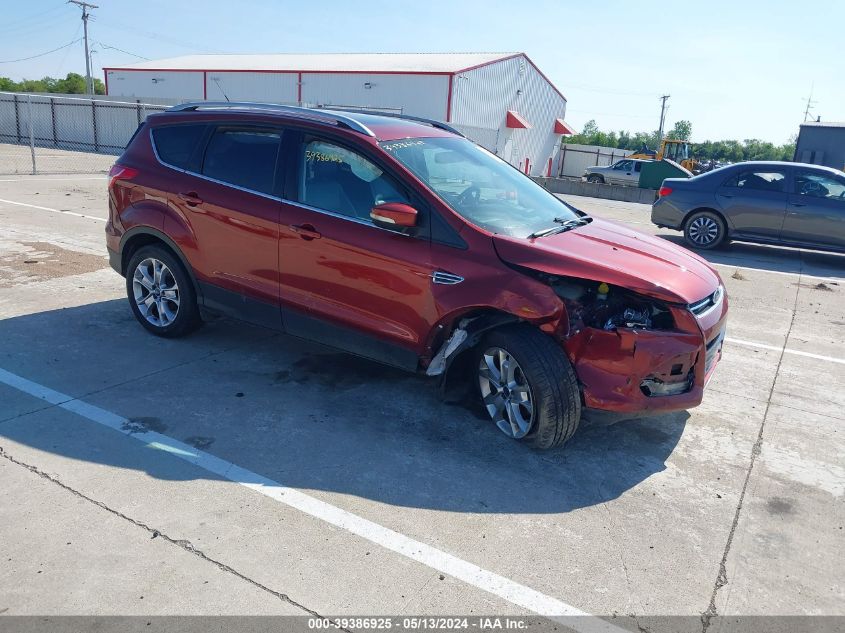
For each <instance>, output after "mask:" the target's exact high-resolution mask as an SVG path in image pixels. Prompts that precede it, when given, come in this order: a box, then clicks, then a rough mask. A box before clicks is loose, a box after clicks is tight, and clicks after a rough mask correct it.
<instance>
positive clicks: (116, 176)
mask: <svg viewBox="0 0 845 633" xmlns="http://www.w3.org/2000/svg"><path fill="white" fill-rule="evenodd" d="M137 175H138V170H137V169H133V168H132V167H124V166H123V165H121V164H119V163H115V164H114V165H112V166H111V169H109V189H111V188H113V187H114V183H115V182H117V181H118V180H132V179H133V178H134V177H135V176H137Z"/></svg>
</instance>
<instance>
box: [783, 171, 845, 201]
mask: <svg viewBox="0 0 845 633" xmlns="http://www.w3.org/2000/svg"><path fill="white" fill-rule="evenodd" d="M795 193H797V194H798V195H801V196H808V197H811V198H834V199H836V200H842V201H843V202H845V180H842V179H839V178H834V177H833V176H827V175H825V174H820V173H818V172H814V171H798V172H795Z"/></svg>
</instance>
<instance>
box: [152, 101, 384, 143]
mask: <svg viewBox="0 0 845 633" xmlns="http://www.w3.org/2000/svg"><path fill="white" fill-rule="evenodd" d="M202 108H209V109H219V108H234V109H241V110H270V111H273V112H284V113H285V114H290V115H291V116H295V117H299V118H302V119H311V120H313V121H323V122H329V123H334V124H335V125H337V126H339V127H345V128H347V129H350V130H352V131H353V132H358V133H359V134H363V135H365V136H372V137H375V134H374V133H373V131H372V130H371V129H370V128H368V127H367V126H366V125H363V124H361V123H359V122H358V121H356V120H355V119H353V118H352V117H348V116H343V115H342V114H338V113H336V112H331V113H329V112H320V111H317V110H316V109H315V108H300V107H298V106H289V105H281V104H278V103H252V102H248V101H192V102H189V103H181V104H179V105H175V106H173V107H171V108H168V112H190V111H194V110H199V109H202Z"/></svg>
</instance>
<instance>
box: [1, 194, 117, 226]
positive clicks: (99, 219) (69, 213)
mask: <svg viewBox="0 0 845 633" xmlns="http://www.w3.org/2000/svg"><path fill="white" fill-rule="evenodd" d="M0 202H5V203H6V204H16V205H18V206H19V207H29V208H30V209H40V210H41V211H52V212H53V213H63V214H65V215H73V216H76V217H77V218H85V219H87V220H97V222H105V221H106V218H96V217H94V216H93V215H84V214H82V213H74V212H73V211H62V210H61V209H51V208H50V207H39V206H38V205H37V204H27V203H25V202H15V201H14V200H4V199H3V198H0Z"/></svg>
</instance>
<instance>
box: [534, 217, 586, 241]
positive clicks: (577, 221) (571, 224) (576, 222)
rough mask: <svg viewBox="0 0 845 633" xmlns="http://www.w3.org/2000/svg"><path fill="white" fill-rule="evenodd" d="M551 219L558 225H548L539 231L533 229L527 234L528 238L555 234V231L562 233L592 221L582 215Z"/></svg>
mask: <svg viewBox="0 0 845 633" xmlns="http://www.w3.org/2000/svg"><path fill="white" fill-rule="evenodd" d="M552 221H553V222H557V223H558V226H550V227H549V228H547V229H540V230H539V231H534V232H533V233H532V234H531V235H529V236H528V238H529V239H533V238H536V237H545V236H547V235H556V234H557V233H563V232H564V231H569V230H571V229H574V228H576V227H579V226H584V225H585V224H589V223H590V222H592V218H589V217H582V218H571V219H569V220H565V219H563V218H555V219H554V220H552Z"/></svg>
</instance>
